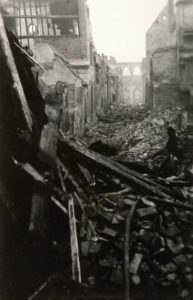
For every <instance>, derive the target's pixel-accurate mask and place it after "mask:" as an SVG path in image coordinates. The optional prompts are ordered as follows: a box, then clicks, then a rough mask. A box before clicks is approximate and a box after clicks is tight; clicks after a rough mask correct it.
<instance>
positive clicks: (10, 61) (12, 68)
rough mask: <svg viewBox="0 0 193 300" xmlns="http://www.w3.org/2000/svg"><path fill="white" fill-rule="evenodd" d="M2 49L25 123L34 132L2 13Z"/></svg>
mask: <svg viewBox="0 0 193 300" xmlns="http://www.w3.org/2000/svg"><path fill="white" fill-rule="evenodd" d="M0 48H1V50H2V52H3V55H4V58H5V60H6V64H7V67H8V70H9V73H10V76H11V79H12V81H13V88H14V90H15V91H16V95H17V98H18V99H17V100H18V101H19V103H20V106H21V110H22V113H23V116H24V120H25V123H26V125H27V128H28V129H29V130H30V131H32V126H33V121H32V114H31V111H30V109H29V106H28V104H27V100H26V97H25V94H24V90H23V87H22V84H21V81H20V77H19V74H18V71H17V67H16V65H15V61H14V58H13V53H12V51H11V47H10V44H9V40H8V37H7V33H6V30H5V26H4V21H3V18H2V15H1V13H0Z"/></svg>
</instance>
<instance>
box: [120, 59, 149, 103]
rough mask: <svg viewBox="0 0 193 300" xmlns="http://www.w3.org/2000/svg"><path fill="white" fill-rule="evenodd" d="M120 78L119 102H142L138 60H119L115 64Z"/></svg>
mask: <svg viewBox="0 0 193 300" xmlns="http://www.w3.org/2000/svg"><path fill="white" fill-rule="evenodd" d="M115 69H116V70H117V74H118V76H119V78H120V85H121V95H122V100H121V102H122V103H123V104H125V105H138V104H139V105H140V104H143V103H144V95H143V76H142V72H143V71H142V64H141V63H140V62H120V63H117V65H116V66H115Z"/></svg>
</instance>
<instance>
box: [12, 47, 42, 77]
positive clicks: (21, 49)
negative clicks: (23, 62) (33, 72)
mask: <svg viewBox="0 0 193 300" xmlns="http://www.w3.org/2000/svg"><path fill="white" fill-rule="evenodd" d="M14 45H15V46H16V47H17V48H18V49H20V51H21V52H22V53H23V54H25V55H26V56H27V57H28V58H29V59H30V60H31V61H32V62H33V63H34V64H36V65H37V66H38V67H39V68H40V69H41V70H42V71H45V69H44V67H42V66H41V65H40V64H39V63H38V62H37V60H35V59H34V58H33V57H32V56H30V55H29V54H28V53H27V52H26V51H25V50H24V49H23V48H21V47H20V46H19V45H18V44H17V43H14Z"/></svg>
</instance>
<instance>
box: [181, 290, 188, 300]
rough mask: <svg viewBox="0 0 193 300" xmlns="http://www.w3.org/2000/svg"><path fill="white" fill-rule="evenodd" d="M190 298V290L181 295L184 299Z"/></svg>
mask: <svg viewBox="0 0 193 300" xmlns="http://www.w3.org/2000/svg"><path fill="white" fill-rule="evenodd" d="M188 296H190V292H189V291H188V290H183V291H182V292H181V294H180V297H181V298H182V299H184V298H187V297H188Z"/></svg>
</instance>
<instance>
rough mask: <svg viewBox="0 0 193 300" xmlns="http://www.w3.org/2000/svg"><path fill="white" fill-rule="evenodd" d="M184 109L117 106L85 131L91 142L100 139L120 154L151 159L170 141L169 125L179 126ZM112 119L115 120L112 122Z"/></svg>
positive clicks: (133, 159) (121, 155)
mask: <svg viewBox="0 0 193 300" xmlns="http://www.w3.org/2000/svg"><path fill="white" fill-rule="evenodd" d="M180 111H181V109H180V108H174V109H171V110H169V109H168V110H165V111H164V112H150V111H147V110H146V109H145V108H144V107H143V106H137V107H125V106H123V107H120V108H119V109H118V108H117V107H113V106H112V110H111V112H110V113H109V115H108V116H107V117H106V118H105V119H100V118H99V120H101V122H99V123H98V124H96V125H95V126H94V127H93V128H88V129H87V131H86V134H85V139H84V140H85V142H86V143H87V145H89V144H91V143H93V142H96V141H97V140H100V141H102V142H104V143H106V144H109V145H111V146H113V147H116V149H117V157H118V158H121V159H126V160H128V161H139V162H147V160H148V159H151V157H152V156H153V155H154V154H156V153H157V152H159V151H160V150H162V149H163V148H164V147H165V146H166V143H167V127H168V126H172V127H174V128H176V126H177V118H178V115H179V113H180ZM112 120H113V121H114V122H112Z"/></svg>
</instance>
